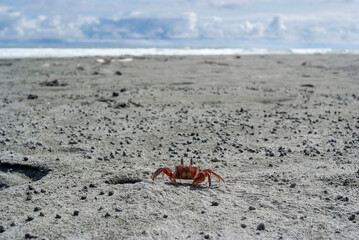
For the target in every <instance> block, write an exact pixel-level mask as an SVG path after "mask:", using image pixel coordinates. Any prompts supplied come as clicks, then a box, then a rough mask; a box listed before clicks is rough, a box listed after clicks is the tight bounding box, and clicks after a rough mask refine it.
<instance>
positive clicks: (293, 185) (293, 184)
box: [289, 183, 297, 188]
mask: <svg viewBox="0 0 359 240" xmlns="http://www.w3.org/2000/svg"><path fill="white" fill-rule="evenodd" d="M296 185H297V184H295V183H292V184H291V185H290V186H289V187H290V188H295V186H296Z"/></svg>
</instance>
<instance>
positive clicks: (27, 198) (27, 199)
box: [26, 193, 32, 201]
mask: <svg viewBox="0 0 359 240" xmlns="http://www.w3.org/2000/svg"><path fill="white" fill-rule="evenodd" d="M31 199H32V195H31V193H30V194H29V195H27V197H26V201H30V200H31Z"/></svg>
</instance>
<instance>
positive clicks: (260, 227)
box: [257, 223, 265, 231]
mask: <svg viewBox="0 0 359 240" xmlns="http://www.w3.org/2000/svg"><path fill="white" fill-rule="evenodd" d="M257 230H258V231H263V230H265V226H264V223H260V224H259V225H258V226H257Z"/></svg>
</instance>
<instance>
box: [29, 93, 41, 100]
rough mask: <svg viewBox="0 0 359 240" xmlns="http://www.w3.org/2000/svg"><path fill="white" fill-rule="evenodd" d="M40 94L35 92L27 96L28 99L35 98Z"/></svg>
mask: <svg viewBox="0 0 359 240" xmlns="http://www.w3.org/2000/svg"><path fill="white" fill-rule="evenodd" d="M38 97H39V96H37V95H35V94H29V96H27V99H30V100H33V99H36V98H38Z"/></svg>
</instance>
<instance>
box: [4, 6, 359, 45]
mask: <svg viewBox="0 0 359 240" xmlns="http://www.w3.org/2000/svg"><path fill="white" fill-rule="evenodd" d="M358 13H359V0H314V1H313V0H0V47H48V46H58V47H69V46H75V47H76V46H77V47H92V46H94V47H96V46H97V47H107V46H108V47H241V48H246V47H248V48H251V47H256V48H258V47H263V48H328V47H330V48H346V49H351V48H354V49H358V48H359V14H358Z"/></svg>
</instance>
